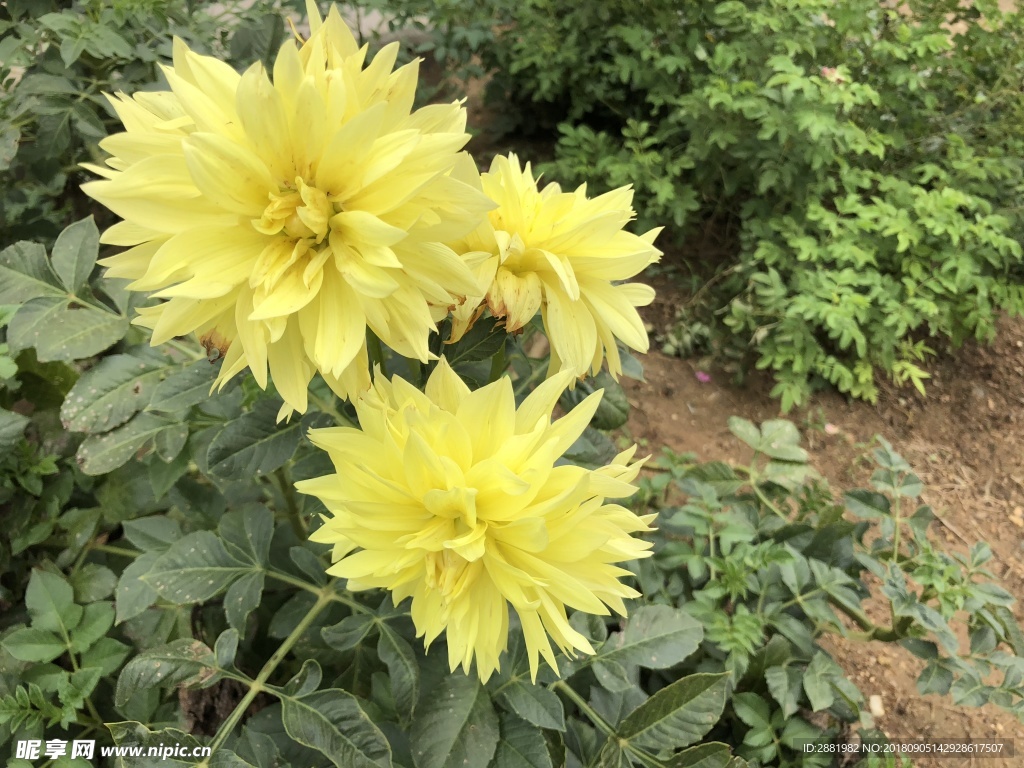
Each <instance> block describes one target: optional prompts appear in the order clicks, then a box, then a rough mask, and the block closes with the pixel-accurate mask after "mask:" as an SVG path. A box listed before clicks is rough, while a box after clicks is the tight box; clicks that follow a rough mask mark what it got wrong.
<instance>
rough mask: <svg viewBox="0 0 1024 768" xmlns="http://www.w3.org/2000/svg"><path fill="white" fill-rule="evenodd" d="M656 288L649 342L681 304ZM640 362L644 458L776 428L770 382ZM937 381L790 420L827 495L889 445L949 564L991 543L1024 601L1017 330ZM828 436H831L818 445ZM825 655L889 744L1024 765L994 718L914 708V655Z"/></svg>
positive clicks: (877, 646) (1016, 733)
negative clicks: (954, 555) (878, 441)
mask: <svg viewBox="0 0 1024 768" xmlns="http://www.w3.org/2000/svg"><path fill="white" fill-rule="evenodd" d="M658 282H662V281H658ZM658 288H659V294H658V299H657V300H656V302H655V304H654V305H652V307H650V308H649V310H648V313H647V319H648V320H649V321H650V322H651V323H652V324H653V325H654V326H655V332H656V333H657V332H658V330H660V329H659V328H658V327H657V326H658V325H660V324H663V323H664V322H665V321H666V319H667V318H670V317H672V315H673V314H674V309H675V304H676V302H677V301H678V300H679V297H678V296H674V295H673V292H672V290H671V289H668V290H666V286H665V285H664V284H662V285H659V286H658ZM652 346H653V347H657V345H656V344H653V345H652ZM642 360H643V364H644V374H645V378H646V382H645V383H640V382H627V384H626V391H627V394H628V396H629V398H630V400H631V403H632V405H633V406H635V407H634V408H633V409H632V411H631V416H630V421H629V423H628V425H627V429H628V431H629V432H630V433H631V436H632V437H633V438H634V439H639V440H646V441H648V449H649V450H656V449H657V448H658V447H659V446H669V447H671V448H673V449H674V450H676V451H693V452H695V453H697V454H698V455H699V456H700V457H701V459H704V460H710V459H718V460H723V461H727V460H729V458H730V457H732V458H733V459H736V458H737V457H740V456H742V455H743V448H744V446H742V444H741V443H740V442H739V441H738V440H736V439H735V438H734V437H733V436H732V435H731V433H730V432H729V430H728V428H727V426H726V421H727V419H728V418H729V416H733V415H737V416H743V417H745V418H748V419H751V420H753V421H755V422H760V421H763V420H765V419H770V418H777V417H778V416H779V415H780V414H779V406H778V402H777V401H775V400H773V399H772V398H770V397H769V396H768V392H769V390H770V389H771V381H770V379H769V378H768V377H758V378H754V379H752V380H751V381H749V382H748V383H747V385H746V386H745V387H743V388H739V387H736V386H734V385H733V384H732V383H731V381H732V377H731V376H730V375H729V374H728V373H727V372H725V371H723V370H721V369H719V368H716V366H715V364H714V362H713V360H711V359H700V358H694V359H688V360H682V359H679V358H675V357H667V356H665V355H663V354H661V353H659V352H657V351H654V352H651V353H650V354H648V355H646V356H644V357H643V358H642ZM932 371H933V378H932V379H931V381H930V382H929V385H928V395H927V397H926V398H922V397H920V396H918V395H917V393H916V392H914V391H913V390H903V389H899V390H897V389H895V388H890V389H887V390H886V391H884V392H883V393H882V395H881V396H880V397H879V402H878V404H877V405H871V404H870V403H865V402H861V401H850V400H848V399H847V398H845V397H843V396H841V395H839V394H837V393H835V392H823V393H820V394H818V395H816V396H815V397H814V398H813V400H812V402H811V403H810V405H809V406H808V407H806V408H802V409H799V410H796V411H794V412H792V413H790V414H789V415H788V416H787V418H789V419H790V420H792V421H793V422H794V423H795V424H797V426H798V427H799V428H800V429H801V431H802V433H803V435H804V444H805V446H806V447H808V448H809V450H810V453H811V457H812V462H813V464H814V465H815V467H816V468H817V469H818V471H819V472H821V473H822V474H823V475H824V476H825V477H826V478H827V479H828V481H829V484H830V485H831V486H832V488H833V489H834V490H835V491H841V490H847V489H851V488H855V487H864V486H865V483H866V480H867V477H866V475H865V471H864V470H863V468H861V469H856V468H855V467H854V460H855V459H856V457H857V456H858V455H862V454H863V453H864V451H865V450H866V445H865V444H867V443H868V442H870V441H871V440H872V438H873V436H874V435H881V436H883V437H885V438H886V439H888V440H889V441H890V442H891V443H892V444H893V446H894V447H895V449H896V450H897V451H898V452H900V453H901V454H902V455H903V456H904V457H905V458H906V459H907V461H909V462H910V464H911V465H912V466H913V467H914V469H915V471H916V472H917V473H918V475H920V477H921V479H922V480H923V481H924V482H925V483H926V486H927V492H926V493H925V495H924V500H925V502H926V503H928V504H930V505H931V506H932V508H933V510H934V511H935V513H936V514H937V515H938V517H939V519H938V520H937V521H936V522H935V523H933V525H932V528H931V533H932V535H933V536H935V537H938V540H940V541H945V542H946V543H947V545H948V546H949V547H950V548H951V549H956V550H958V551H965V550H966V549H967V547H968V546H969V545H970V544H972V543H974V542H975V541H978V540H983V541H987V542H988V543H989V544H990V545H991V546H992V548H993V550H994V551H995V553H996V559H995V560H994V561H993V563H992V569H991V570H993V571H994V572H995V573H996V575H997V576H999V577H1001V578H1002V579H1003V583H1004V586H1005V587H1006V588H1007V589H1008V590H1010V591H1011V592H1012V593H1013V594H1014V595H1015V596H1017V597H1018V598H1019V599H1024V567H1022V564H1021V548H1022V546H1024V446H1022V443H1024V319H1015V320H1011V319H1004V320H1003V321H1002V322H1001V327H1000V333H999V336H998V338H997V340H996V341H995V343H994V344H992V345H991V346H984V345H980V344H976V343H969V344H968V345H967V346H965V347H964V348H963V349H961V350H960V351H959V352H958V353H956V354H955V355H951V356H949V357H946V358H944V359H942V360H940V361H939V362H938V363H937V364H936V365H934V366H933V368H932ZM698 372H701V373H707V374H709V375H710V380H709V381H702V379H705V378H706V377H705V376H703V375H702V376H701V377H699V378H698V376H697V373H698ZM825 423H828V424H831V425H834V426H835V427H837V428H838V432H836V433H835V434H826V432H825V430H823V429H822V426H823V425H824V424H825ZM829 432H835V430H832V429H829ZM1022 602H1024V601H1022ZM1016 610H1017V616H1018V618H1019V619H1024V606H1022V605H1021V604H1020V603H1018V605H1017V606H1016ZM878 618H881V617H878ZM824 645H825V647H826V648H828V650H830V652H832V654H833V655H834V657H835V658H836V659H837V661H839V663H840V664H842V665H843V667H844V668H845V669H846V671H847V673H848V674H849V675H850V676H851V677H852V679H853V680H854V682H855V683H856V684H857V686H858V687H859V688H860V690H861V691H862V692H863V693H864V695H865V697H868V696H872V695H877V696H879V697H881V704H882V708H883V710H884V714H883V715H882V716H881V717H878V718H876V721H875V724H876V727H878V728H880V729H881V730H883V731H884V732H885V733H886V734H887V735H888V736H889V737H891V738H900V737H902V738H915V739H921V738H925V739H927V738H971V739H985V738H1002V739H1007V738H1011V739H1016V745H1015V746H1016V748H1017V754H1016V756H1015V757H1013V758H994V759H993V758H990V759H984V760H978V759H975V761H976V762H977V765H979V766H987V767H988V768H1010V767H1011V766H1021V765H1024V725H1022V724H1021V723H1020V722H1018V721H1017V720H1016V718H1014V717H1013V716H1012V715H1010V714H1008V713H1006V712H1004V711H1003V710H1000V709H999V708H997V707H995V706H989V707H985V708H981V709H978V708H970V707H958V706H954V705H953V704H952V702H951V700H950V699H949V698H943V697H939V696H934V695H932V696H920V695H918V694H917V692H916V687H915V680H916V678H917V673H918V671H919V669H920V667H921V663H920V662H919V661H918V660H917V659H916V658H915V657H913V656H912V655H911V654H910V653H909V652H906V651H903V649H901V648H899V647H887V646H886V645H885V644H883V643H868V644H865V643H854V642H847V641H843V640H841V639H835V640H833V639H827V640H826V641H825V642H824ZM975 761H972V760H971V759H964V758H953V759H938V758H937V759H928V760H922V761H920V763H919V764H920V765H926V766H930V767H931V768H947V767H948V768H954V766H955V767H956V768H961V767H962V766H967V765H974V764H975Z"/></svg>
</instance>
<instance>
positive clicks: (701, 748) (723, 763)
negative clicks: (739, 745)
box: [665, 741, 740, 768]
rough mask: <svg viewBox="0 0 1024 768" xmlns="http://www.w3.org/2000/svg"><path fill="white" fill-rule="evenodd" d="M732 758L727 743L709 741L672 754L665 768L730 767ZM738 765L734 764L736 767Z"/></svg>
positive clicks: (737, 767)
mask: <svg viewBox="0 0 1024 768" xmlns="http://www.w3.org/2000/svg"><path fill="white" fill-rule="evenodd" d="M732 760H733V757H732V752H731V751H730V750H729V747H728V746H727V745H725V744H722V743H720V742H717V741H710V742H708V743H706V744H698V745H697V746H695V747H690V748H689V749H684V750H683V751H682V752H679V753H677V754H675V755H672V757H670V758H669V759H668V760H667V761H666V763H665V768H732V766H733V765H734V764H733V763H732ZM739 765H740V764H736V768H739Z"/></svg>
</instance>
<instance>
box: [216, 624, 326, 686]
mask: <svg viewBox="0 0 1024 768" xmlns="http://www.w3.org/2000/svg"><path fill="white" fill-rule="evenodd" d="M236 636H237V633H236ZM323 678H324V671H323V669H321V668H320V665H319V664H318V663H317V662H315V661H314V660H313V659H306V660H305V661H304V662H302V667H301V668H300V669H299V671H298V672H297V673H296V674H295V676H294V677H292V679H291V680H289V681H288V682H287V683H285V684H284V692H285V693H286V694H288V695H289V696H306V695H307V694H310V693H312V692H313V691H315V690H316V689H317V688H319V687H320V682H321V681H322V680H323Z"/></svg>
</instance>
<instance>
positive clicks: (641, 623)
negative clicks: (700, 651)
mask: <svg viewBox="0 0 1024 768" xmlns="http://www.w3.org/2000/svg"><path fill="white" fill-rule="evenodd" d="M703 638H704V630H703V628H702V627H701V625H700V624H699V623H697V621H696V620H695V619H694V618H693V617H691V616H690V615H689V614H688V613H686V612H685V611H683V610H682V609H679V608H672V607H670V606H667V605H645V606H643V607H641V608H638V609H637V610H636V611H634V612H633V613H632V614H631V615H630V617H629V621H628V622H627V623H626V628H625V629H624V630H623V631H622V632H616V633H615V634H613V635H612V636H611V637H609V638H608V641H607V642H606V643H605V644H604V645H602V646H601V648H600V650H599V651H598V654H597V656H595V657H594V658H595V659H596V660H600V661H613V662H616V663H617V664H620V665H622V666H630V665H634V664H635V665H638V666H641V667H646V668H647V669H668V668H669V667H673V666H675V665H676V664H678V663H679V662H681V661H682V660H683V659H685V658H686V657H687V656H689V655H690V654H691V653H693V652H694V651H696V650H697V646H698V645H700V642H701V640H702V639H703Z"/></svg>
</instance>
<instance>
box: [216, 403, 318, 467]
mask: <svg viewBox="0 0 1024 768" xmlns="http://www.w3.org/2000/svg"><path fill="white" fill-rule="evenodd" d="M277 411H278V406H277V405H276V404H274V403H273V402H271V401H270V400H260V401H259V402H257V403H256V405H255V406H254V407H253V409H252V410H251V411H250V412H249V413H245V414H242V415H241V416H240V417H239V418H237V419H235V420H234V421H232V422H230V423H228V424H227V425H226V426H225V427H224V428H223V429H222V430H221V431H220V432H218V433H217V435H216V437H214V438H213V440H212V441H211V442H210V447H209V449H208V450H207V452H206V461H207V464H208V466H209V467H210V474H212V475H214V476H216V477H222V478H226V479H230V480H239V479H241V478H246V477H252V476H253V475H262V474H266V473H268V472H273V471H274V470H275V469H277V468H278V467H280V466H282V465H283V464H284V463H285V462H286V461H288V459H290V458H291V457H292V454H293V453H295V449H296V448H297V447H298V445H299V421H298V420H297V419H296V420H295V421H293V422H292V423H291V424H288V425H283V426H281V427H279V426H278V424H277Z"/></svg>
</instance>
